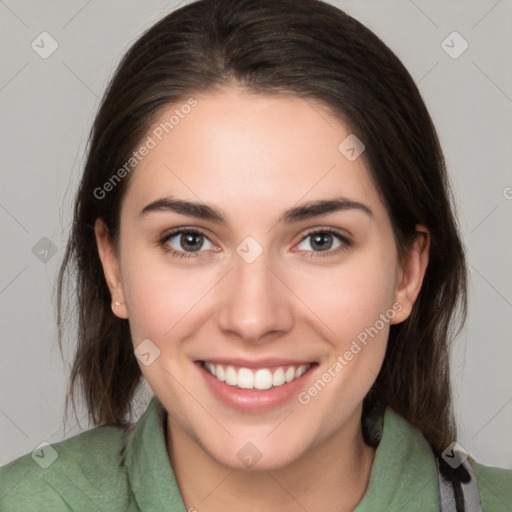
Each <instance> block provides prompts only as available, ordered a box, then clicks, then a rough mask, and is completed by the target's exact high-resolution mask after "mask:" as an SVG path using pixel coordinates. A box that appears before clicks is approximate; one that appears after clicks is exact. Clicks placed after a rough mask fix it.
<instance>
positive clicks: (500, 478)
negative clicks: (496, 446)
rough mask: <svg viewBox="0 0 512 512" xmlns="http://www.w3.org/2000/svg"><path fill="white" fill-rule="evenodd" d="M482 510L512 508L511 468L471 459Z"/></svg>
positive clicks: (505, 511)
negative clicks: (486, 464)
mask: <svg viewBox="0 0 512 512" xmlns="http://www.w3.org/2000/svg"><path fill="white" fill-rule="evenodd" d="M471 465H472V466H473V469H474V471H475V476H476V483H477V485H478V490H479V492H480V501H481V502H482V508H483V510H484V512H488V511H489V512H501V511H503V512H509V511H510V510H512V470H510V469H503V468H495V467H490V466H484V465H483V464H480V463H478V462H476V461H475V460H471Z"/></svg>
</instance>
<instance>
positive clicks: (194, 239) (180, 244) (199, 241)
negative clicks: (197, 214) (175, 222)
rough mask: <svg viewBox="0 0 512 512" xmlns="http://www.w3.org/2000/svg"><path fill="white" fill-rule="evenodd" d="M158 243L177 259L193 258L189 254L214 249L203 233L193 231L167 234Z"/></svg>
mask: <svg viewBox="0 0 512 512" xmlns="http://www.w3.org/2000/svg"><path fill="white" fill-rule="evenodd" d="M160 243H161V245H162V246H163V247H164V249H165V250H167V251H169V252H171V253H172V254H173V255H175V256H178V257H189V256H194V254H190V253H197V252H203V250H211V249H212V248H213V247H214V246H213V244H212V242H211V241H210V240H209V239H208V237H207V236H206V235H205V234H204V233H202V232H201V231H198V230H193V229H180V230H176V231H173V232H172V233H168V234H167V235H165V236H164V237H163V238H162V239H161V240H160Z"/></svg>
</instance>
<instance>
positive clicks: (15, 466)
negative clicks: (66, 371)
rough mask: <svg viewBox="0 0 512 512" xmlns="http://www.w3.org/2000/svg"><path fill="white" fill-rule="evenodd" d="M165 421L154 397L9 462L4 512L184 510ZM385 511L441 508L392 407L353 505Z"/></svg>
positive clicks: (484, 491) (418, 445)
mask: <svg viewBox="0 0 512 512" xmlns="http://www.w3.org/2000/svg"><path fill="white" fill-rule="evenodd" d="M165 422H166V412H165V410H164V408H163V406H162V404H161V403H160V401H159V400H158V399H157V398H156V396H154V397H153V398H152V400H151V402H150V404H149V406H148V408H147V410H146V412H145V413H144V414H143V416H142V417H141V418H140V420H139V421H138V422H137V424H136V425H135V428H133V429H131V430H129V431H127V432H125V431H123V430H122V429H120V428H117V427H112V426H104V427H97V428H94V429H92V430H88V431H86V432H82V433H81V434H78V435H76V436H74V437H71V438H69V439H66V440H65V441H61V442H60V443H56V444H53V445H47V446H43V447H42V448H40V449H39V450H35V451H34V452H32V453H29V454H26V455H24V456H22V457H20V458H18V459H16V460H14V461H12V462H10V463H9V464H7V465H5V466H3V467H2V468H0V511H1V512H14V511H16V512H18V511H20V512H32V511H38V512H39V511H46V510H48V511H51V512H60V511H67V512H69V511H76V512H78V511H80V512H81V511H83V512H91V511H103V512H107V511H123V512H139V511H140V512H164V511H165V512H186V508H185V505H184V503H183V500H182V497H181V493H180V489H179V487H178V484H177V482H176V478H175V476H174V472H173V469H172V466H171V464H170V461H169V457H168V454H167V448H166V443H165ZM472 463H473V467H474V469H475V473H476V476H477V483H478V488H479V491H480V499H481V502H482V507H483V510H484V512H510V511H511V510H512V471H510V470H505V469H499V468H491V467H487V466H483V465H481V464H478V463H476V462H474V461H472ZM45 466H47V467H45ZM204 505H205V506H204V507H203V508H204V509H205V510H207V508H208V505H207V504H204ZM195 508H197V510H201V504H197V505H196V506H195ZM382 511H386V512H394V511H397V512H398V511H400V512H413V511H421V512H438V511H439V490H438V483H437V471H436V466H435V461H434V458H433V454H432V451H431V449H430V447H429V445H428V443H427V442H426V440H425V438H424V437H423V436H422V434H421V433H420V432H419V431H418V430H416V429H414V428H413V427H412V426H411V425H410V424H409V423H407V421H405V420H404V419H403V418H402V417H401V416H399V415H398V414H396V413H395V412H394V411H393V410H392V409H390V408H389V407H388V408H387V409H386V410H385V412H384V417H383V429H382V437H381V440H380V443H379V446H378V448H377V451H376V455H375V460H374V463H373V466H372V470H371V475H370V481H369V484H368V488H367V490H366V493H365V494H364V496H363V498H362V499H361V501H360V503H359V505H358V506H357V507H356V509H355V512H382Z"/></svg>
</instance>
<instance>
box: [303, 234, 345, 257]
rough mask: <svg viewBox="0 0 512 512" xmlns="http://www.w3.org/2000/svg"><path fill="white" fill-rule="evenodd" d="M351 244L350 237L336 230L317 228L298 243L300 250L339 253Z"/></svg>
mask: <svg viewBox="0 0 512 512" xmlns="http://www.w3.org/2000/svg"><path fill="white" fill-rule="evenodd" d="M349 245H350V243H349V241H348V239H347V238H346V237H344V236H343V235H341V234H339V233H336V232H335V231H328V230H317V231H314V232H311V233H308V234H307V235H306V236H305V237H304V238H302V240H301V241H300V243H299V244H298V246H297V247H298V250H300V251H307V252H328V253H329V254H333V253H338V252H339V251H340V250H344V249H346V248H347V247H348V246H349Z"/></svg>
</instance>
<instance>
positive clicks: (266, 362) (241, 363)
mask: <svg viewBox="0 0 512 512" xmlns="http://www.w3.org/2000/svg"><path fill="white" fill-rule="evenodd" d="M200 361H201V362H203V361H204V362H207V363H211V364H221V365H223V366H236V367H240V368H279V367H280V366H302V365H304V364H314V361H299V360H297V359H281V358H266V359H259V360H254V359H252V360H250V361H249V360H247V359H239V358H235V359H224V358H218V357H213V358H211V359H210V358H205V359H200Z"/></svg>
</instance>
